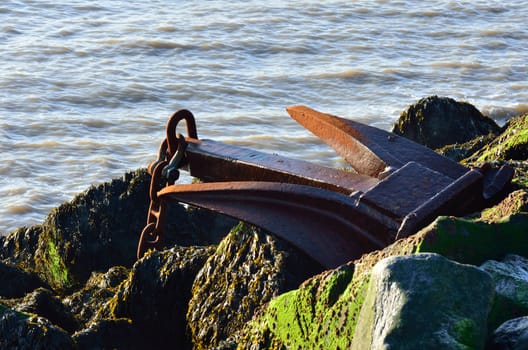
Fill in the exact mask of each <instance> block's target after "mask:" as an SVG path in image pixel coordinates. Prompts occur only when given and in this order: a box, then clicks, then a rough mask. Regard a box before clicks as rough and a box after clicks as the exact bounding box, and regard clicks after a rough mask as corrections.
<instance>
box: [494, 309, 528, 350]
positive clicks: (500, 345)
mask: <svg viewBox="0 0 528 350" xmlns="http://www.w3.org/2000/svg"><path fill="white" fill-rule="evenodd" d="M487 349H489V350H493V349H501V350H522V349H528V316H524V317H519V318H515V319H512V320H509V321H506V322H504V323H503V324H502V325H501V326H500V327H499V328H497V329H496V330H495V332H493V336H492V340H491V342H490V344H489V345H488V347H487Z"/></svg>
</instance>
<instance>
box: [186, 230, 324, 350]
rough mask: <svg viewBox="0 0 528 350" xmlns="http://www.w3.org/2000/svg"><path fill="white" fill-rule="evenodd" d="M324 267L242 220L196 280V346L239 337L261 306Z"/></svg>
mask: <svg viewBox="0 0 528 350" xmlns="http://www.w3.org/2000/svg"><path fill="white" fill-rule="evenodd" d="M321 271H322V267H321V266H320V265H319V264H317V263H316V262H314V261H313V260H312V259H311V258H310V257H308V256H306V255H305V254H304V253H302V252H300V251H298V250H297V249H296V248H295V247H293V246H291V245H290V244H288V243H287V242H285V241H283V240H281V239H279V238H277V237H276V236H273V235H270V234H269V233H268V232H266V231H264V230H262V229H259V228H256V227H254V226H251V225H249V224H245V223H241V224H239V225H238V226H236V227H235V228H233V230H231V232H230V233H229V234H228V235H227V236H226V237H225V238H224V240H223V241H222V242H221V243H220V244H219V246H218V247H217V249H216V251H215V253H214V254H213V255H212V256H211V257H210V258H209V259H208V260H207V262H206V263H205V265H204V267H203V268H202V269H201V270H200V273H199V274H198V276H197V277H196V280H195V281H194V284H193V288H192V298H191V300H190V302H189V310H188V313H187V322H188V325H189V328H190V330H191V334H192V340H193V345H194V348H195V349H211V348H214V347H217V346H219V345H221V344H222V342H224V344H226V343H225V341H226V340H229V338H233V337H235V338H236V336H237V335H236V334H237V333H238V331H239V330H241V329H242V328H243V327H244V325H245V324H246V323H247V322H248V321H249V320H250V319H251V318H252V317H253V315H254V313H255V312H256V311H257V309H258V308H260V307H261V306H263V305H264V304H265V303H267V302H268V301H270V300H271V299H272V298H273V297H275V296H278V295H279V294H282V293H285V292H287V291H289V290H292V289H294V288H297V287H298V286H299V284H301V283H302V282H303V281H304V280H306V279H307V278H308V277H310V276H313V275H314V274H317V273H320V272H321Z"/></svg>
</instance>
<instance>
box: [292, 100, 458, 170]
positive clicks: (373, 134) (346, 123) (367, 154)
mask: <svg viewBox="0 0 528 350" xmlns="http://www.w3.org/2000/svg"><path fill="white" fill-rule="evenodd" d="M286 110H287V111H288V113H289V114H290V116H291V117H292V118H293V119H295V120H296V121H297V122H298V123H299V124H301V125H302V126H304V127H305V128H306V129H308V130H310V131H311V132H312V133H313V134H315V135H316V136H318V137H319V138H320V139H321V140H322V141H324V142H325V143H327V144H328V145H329V146H330V147H332V148H333V149H334V150H335V151H336V153H337V154H339V155H340V156H342V157H343V158H344V159H345V160H346V161H347V162H348V163H349V164H350V165H352V167H353V168H354V169H356V170H357V172H358V173H360V174H365V175H369V176H373V177H379V176H380V174H384V172H386V171H388V172H391V171H393V170H396V169H398V168H401V167H402V166H403V165H405V164H406V163H408V162H417V163H420V164H422V165H423V166H426V167H428V168H429V169H431V170H435V171H437V172H439V173H441V174H444V175H446V176H449V177H450V178H452V179H456V178H458V177H460V176H462V175H463V174H464V173H465V172H466V171H467V168H465V167H463V166H462V165H460V164H458V163H455V162H453V161H451V160H450V159H448V158H445V157H443V156H441V155H439V154H437V153H435V152H434V151H432V150H431V149H429V148H427V147H425V146H422V145H419V144H417V143H415V142H413V141H411V140H408V139H406V138H403V137H399V136H397V135H395V134H393V133H390V132H387V131H384V130H381V129H378V128H374V127H371V126H368V125H365V124H361V123H357V122H354V121H352V120H349V119H344V118H340V117H336V116H333V115H330V114H326V113H321V112H318V111H315V110H313V109H311V108H308V107H305V106H291V107H288V108H286ZM382 176H383V175H382Z"/></svg>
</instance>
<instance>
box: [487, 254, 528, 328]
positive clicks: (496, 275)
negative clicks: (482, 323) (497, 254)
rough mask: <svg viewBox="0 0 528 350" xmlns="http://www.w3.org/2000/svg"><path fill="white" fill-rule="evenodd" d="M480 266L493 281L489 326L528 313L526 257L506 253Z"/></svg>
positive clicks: (527, 267) (494, 325)
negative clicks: (502, 256)
mask: <svg viewBox="0 0 528 350" xmlns="http://www.w3.org/2000/svg"><path fill="white" fill-rule="evenodd" d="M480 268H481V269H482V270H484V271H486V272H488V273H489V274H490V275H491V277H492V278H493V281H494V283H495V295H496V296H495V302H494V305H493V309H492V311H491V314H490V320H489V323H490V327H492V329H494V328H496V327H498V326H499V325H500V324H502V323H503V322H505V321H507V320H510V319H513V318H517V317H520V316H525V315H528V293H527V291H528V259H526V258H524V257H522V256H519V255H513V254H510V255H507V256H506V257H505V258H504V259H503V260H502V261H495V260H489V261H486V262H485V263H483V264H482V265H481V266H480Z"/></svg>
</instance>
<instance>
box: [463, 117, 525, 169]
mask: <svg viewBox="0 0 528 350" xmlns="http://www.w3.org/2000/svg"><path fill="white" fill-rule="evenodd" d="M527 158H528V114H524V115H521V116H517V117H513V118H511V119H510V120H508V122H507V123H506V125H505V126H504V127H503V131H502V133H501V134H500V135H499V136H497V137H496V138H495V140H493V141H492V142H490V143H489V144H488V145H486V146H485V147H483V148H482V149H480V150H479V151H478V152H476V153H474V154H473V155H471V156H470V157H468V158H467V159H465V160H464V161H463V162H462V163H463V164H478V163H482V162H487V161H494V160H526V159H527Z"/></svg>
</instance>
